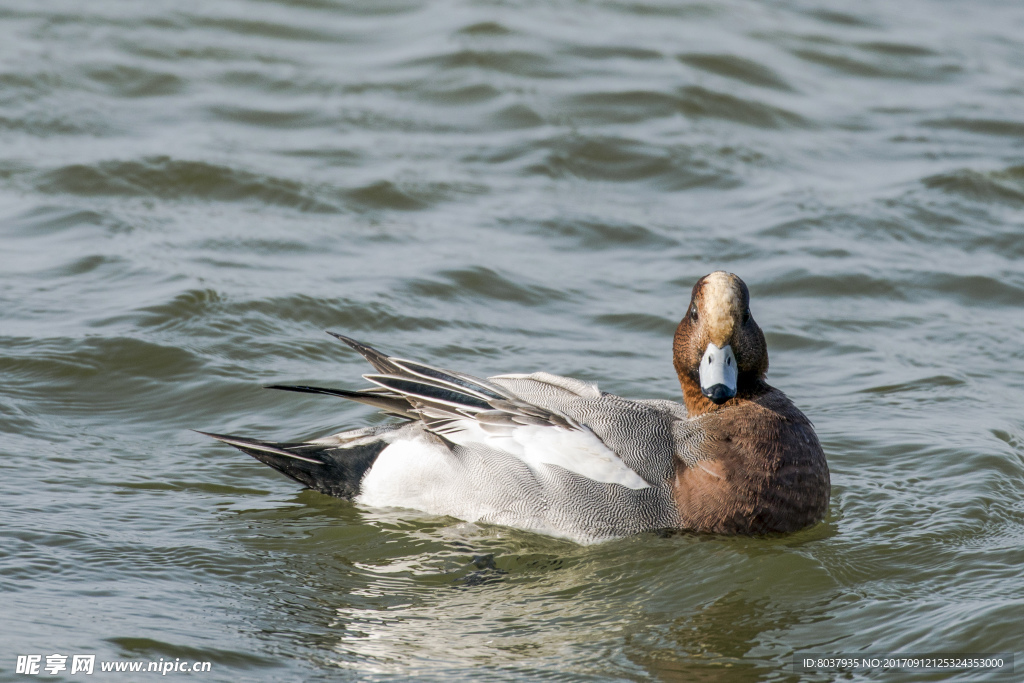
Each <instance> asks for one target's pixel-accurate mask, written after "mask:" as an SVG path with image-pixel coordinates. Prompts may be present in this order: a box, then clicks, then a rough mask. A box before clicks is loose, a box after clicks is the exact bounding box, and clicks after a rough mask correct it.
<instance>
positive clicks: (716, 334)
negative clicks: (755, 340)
mask: <svg viewBox="0 0 1024 683" xmlns="http://www.w3.org/2000/svg"><path fill="white" fill-rule="evenodd" d="M701 294H702V297H701V298H702V299H703V300H704V301H703V304H704V305H703V309H704V311H703V312H704V326H705V328H706V329H707V331H708V335H709V336H710V337H711V341H712V342H714V343H715V344H716V345H718V346H725V344H726V342H727V341H728V340H729V338H730V337H731V336H732V329H733V326H734V325H735V324H736V319H737V318H739V317H740V306H742V305H743V291H742V290H741V289H740V279H739V278H738V277H736V276H735V275H733V274H732V273H727V272H725V271H724V270H717V271H715V272H714V273H711V274H710V275H708V276H707V277H706V278H704V287H703V288H702V290H701Z"/></svg>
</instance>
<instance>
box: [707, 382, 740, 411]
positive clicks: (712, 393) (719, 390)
mask: <svg viewBox="0 0 1024 683" xmlns="http://www.w3.org/2000/svg"><path fill="white" fill-rule="evenodd" d="M700 392H701V393H702V394H704V395H705V396H707V397H708V398H709V399H711V402H712V403H714V404H715V405H719V406H720V405H722V404H723V403H725V402H726V401H728V400H729V399H730V398H732V397H733V396H735V395H736V390H735V389H732V388H730V387H727V386H725V385H724V384H715V385H713V386H710V387H708V388H707V389H705V388H704V387H701V389H700Z"/></svg>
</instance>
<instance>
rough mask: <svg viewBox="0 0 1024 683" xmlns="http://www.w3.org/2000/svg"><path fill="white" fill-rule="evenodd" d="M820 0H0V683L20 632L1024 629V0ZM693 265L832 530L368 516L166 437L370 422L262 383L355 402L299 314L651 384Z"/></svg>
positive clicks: (770, 657)
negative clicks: (741, 307) (804, 430)
mask: <svg viewBox="0 0 1024 683" xmlns="http://www.w3.org/2000/svg"><path fill="white" fill-rule="evenodd" d="M838 7H839V5H837V4H835V3H825V2H812V1H810V0H807V1H791V2H756V1H755V0H725V1H719V0H716V1H715V2H682V1H671V0H664V1H660V2H659V1H655V0H635V1H633V0H603V1H585V0H546V1H543V2H528V1H525V0H524V1H506V2H502V1H498V0H495V1H492V2H487V1H483V0H480V1H474V0H449V1H441V2H426V1H425V0H373V1H369V0H368V1H366V2H357V3H353V2H332V1H331V0H294V1H292V2H285V1H281V2H273V1H269V0H267V1H256V0H235V1H226V0H225V1H223V2H208V3H180V2H127V1H122V2H117V1H112V0H95V1H91V2H70V1H56V0H55V1H48V2H27V1H21V2H18V1H15V0H0V382H2V389H0V467H2V483H0V487H2V496H0V506H2V512H0V525H2V526H0V534H2V537H3V543H2V544H0V591H2V592H0V613H2V616H3V618H2V619H0V643H2V647H0V678H3V679H4V680H32V679H33V677H31V676H18V675H16V674H15V673H14V666H15V658H16V655H18V654H32V653H37V654H42V655H48V654H52V653H63V654H65V655H71V654H75V653H94V654H96V655H97V659H98V660H113V659H130V658H136V659H140V660H145V661H150V660H158V659H160V658H164V659H165V660H174V659H175V658H178V659H186V660H208V661H211V662H212V671H211V672H210V673H209V674H205V675H203V676H199V675H187V674H168V675H169V676H170V677H172V678H175V677H177V678H179V679H183V678H190V679H191V680H216V681H241V680H257V681H315V680H324V681H326V680H331V681H336V680H361V681H362V680H417V681H442V680H443V681H452V680H455V681H462V680H472V681H476V680H491V679H493V680H509V681H512V680H515V681H520V680H581V679H583V680H602V681H603V680H625V681H631V680H635V681H640V680H650V679H653V680H664V681H718V680H721V681H741V682H742V681H760V680H829V679H830V677H829V676H824V675H817V676H814V675H803V674H797V673H795V672H794V671H793V667H792V664H791V662H792V657H793V654H794V653H805V652H824V653H857V652H861V653H866V652H872V653H878V652H883V653H884V652H907V653H925V652H956V653H986V652H1014V651H1016V652H1017V653H1018V654H1021V653H1022V652H1024V647H1022V642H1024V578H1022V573H1024V570H1022V567H1024V408H1022V406H1024V350H1022V346H1021V339H1022V338H1024V315H1022V304H1024V267H1022V259H1024V42H1022V41H1021V36H1022V35H1024V6H1022V5H1021V4H1020V3H1015V2H1000V1H998V0H978V1H977V2H971V3H963V2H952V1H950V2H943V1H939V0H934V1H928V2H925V1H920V0H908V1H906V2H881V1H880V0H879V1H874V0H873V1H869V2H863V3H856V4H852V3H845V4H844V7H845V9H843V10H841V11H840V10H839V9H838ZM718 268H725V269H728V270H730V271H733V272H735V273H737V274H739V275H740V276H741V277H743V278H744V279H745V280H746V281H747V283H748V284H749V285H750V288H751V291H752V296H753V305H752V308H753V311H754V314H755V316H756V317H757V320H758V321H759V323H760V324H761V326H762V327H763V328H764V329H765V331H766V334H767V338H768V344H769V353H770V357H771V371H770V374H769V379H770V381H771V382H772V383H773V384H775V385H776V386H778V387H779V388H781V389H783V390H784V391H785V392H787V393H788V394H789V395H790V396H791V397H792V398H793V400H794V401H795V402H796V404H797V405H798V406H800V407H801V408H802V409H803V410H804V411H805V412H806V413H807V414H808V415H809V416H810V417H811V419H812V420H813V421H814V422H815V424H816V426H817V429H818V433H819V436H820V437H821V439H822V441H823V443H824V445H825V449H826V453H827V455H828V458H829V463H830V466H831V471H832V482H833V494H832V506H831V512H830V515H829V517H828V519H827V521H826V522H825V523H824V524H822V525H819V526H818V527H816V528H814V529H812V530H810V531H807V532H803V533H800V534H797V535H795V536H792V537H787V538H777V539H767V540H766V539H751V538H715V537H694V536H685V535H682V536H670V537H663V536H660V535H644V536H639V537H635V538H629V539H625V540H622V541H617V542H612V543H607V544H603V545H598V546H592V547H578V546H574V545H572V544H569V543H565V542H562V541H558V540H552V539H548V538H544V537H541V536H536V535H531V534H527V533H522V532H516V531H510V530H508V529H503V528H494V527H478V526H472V525H466V524H461V523H459V522H458V521H456V520H452V519H438V518H432V517H426V516H423V515H420V514H416V513H412V512H406V511H395V510H383V511H382V510H371V509H361V508H359V507H356V506H353V505H351V504H349V503H346V502H344V501H340V500H335V499H331V498H328V497H325V496H321V495H319V494H315V493H312V492H308V491H306V492H302V491H300V490H299V487H298V486H297V485H296V484H294V483H293V482H291V481H288V480H286V479H285V478H284V477H282V476H280V475H278V474H276V473H275V472H273V471H271V470H270V469H269V468H267V467H265V466H263V465H261V464H259V463H257V462H256V461H254V460H252V459H251V458H248V457H246V456H244V455H242V454H240V453H238V452H236V451H234V450H233V449H230V448H228V447H227V446H224V445H222V444H217V443H214V442H211V441H209V440H207V439H204V438H202V437H200V436H198V435H196V434H194V433H193V432H190V431H188V430H189V429H191V428H196V429H206V430H211V431H218V432H227V433H239V434H248V435H253V436H265V437H267V438H277V439H289V438H295V437H308V436H315V435H321V434H324V433H327V432H328V431H329V430H337V429H340V428H343V427H356V426H359V425H362V424H364V423H365V422H366V421H367V420H375V419H379V418H377V417H374V416H373V415H372V412H371V411H369V410H368V409H365V408H363V407H360V406H356V405H349V404H346V403H345V402H340V401H335V400H332V399H330V398H327V397H315V396H304V395H297V394H284V393H280V392H271V391H264V390H262V389H261V388H260V387H261V385H265V384H270V383H275V382H286V383H317V384H327V385H334V386H341V387H346V386H347V387H353V386H359V385H360V384H361V380H360V379H359V375H360V374H361V373H362V372H364V371H366V369H367V368H366V366H364V364H363V361H362V359H360V358H359V357H358V356H356V354H354V353H351V352H350V351H348V350H347V349H345V348H344V347H342V346H341V345H340V344H338V343H337V342H335V341H334V340H332V339H330V338H329V337H327V336H326V335H324V334H323V332H322V330H324V329H332V330H337V331H340V332H344V333H346V334H350V335H352V336H354V337H356V338H357V339H362V340H365V341H367V342H369V343H372V344H375V345H377V346H379V347H380V348H382V349H383V350H387V351H390V352H393V353H396V354H399V355H402V356H404V357H410V358H419V359H423V360H426V361H428V362H433V363H435V364H438V365H441V366H446V367H451V368H455V369H460V370H463V371H466V372H470V373H474V374H478V375H486V374H496V373H499V372H517V371H533V370H540V369H543V370H548V371H550V372H555V373H559V374H565V375H571V376H575V377H580V378H584V379H588V380H594V381H598V382H599V383H600V385H601V388H602V389H604V390H607V391H612V392H615V393H620V394H623V395H626V396H632V397H662V398H676V397H678V396H679V388H678V385H677V382H676V380H675V377H674V374H673V371H672V366H671V358H670V350H671V337H672V332H673V330H674V327H675V324H676V322H677V321H678V319H679V318H680V316H681V315H682V314H683V312H684V311H685V308H686V304H687V301H688V298H689V288H690V286H691V285H692V284H693V282H694V281H695V280H696V279H697V278H698V277H699V276H701V275H703V274H705V273H707V272H709V271H711V270H715V269H718ZM1022 669H1024V661H1022V662H1018V663H1017V670H1018V673H1016V674H1009V673H1007V672H1002V673H993V672H988V673H984V672H974V673H958V674H955V675H954V674H949V673H942V672H937V671H930V672H919V673H904V674H900V675H893V674H881V673H876V674H870V673H861V674H857V675H855V676H853V678H854V679H868V680H945V679H949V678H956V679H957V680H1007V681H1009V680H1019V676H1021V675H1022V674H1020V673H1019V672H1020V671H1021V670H1022ZM106 676H107V678H106V679H105V680H120V681H126V680H130V679H131V678H132V677H131V676H130V675H128V674H107V675H106ZM152 676H153V674H150V676H149V677H150V678H151V677H152ZM63 677H64V679H66V680H88V679H89V677H83V676H82V675H80V674H76V675H75V676H70V675H68V672H64V674H63ZM103 677H104V674H100V673H99V672H97V673H96V674H95V675H94V676H93V677H92V680H96V679H100V680H104V678H103ZM37 678H46V679H47V680H59V679H60V678H61V677H60V676H48V675H46V674H43V675H41V676H38V677H37ZM137 680H144V679H143V678H138V679H137Z"/></svg>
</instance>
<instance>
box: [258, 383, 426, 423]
mask: <svg viewBox="0 0 1024 683" xmlns="http://www.w3.org/2000/svg"><path fill="white" fill-rule="evenodd" d="M266 388H267V389H281V390H282V391H295V392H299V393H302V394H326V395H327V396H340V397H341V398H347V399H348V400H350V401H356V402H357V403H364V404H366V405H368V406H373V407H374V408H379V409H380V410H383V411H384V412H386V413H391V414H392V415H398V416H399V417H404V418H406V419H409V420H416V419H419V415H417V414H416V413H414V412H412V406H410V405H409V401H407V400H406V399H405V398H403V397H401V396H397V395H395V394H393V393H390V392H383V391H381V390H379V389H362V390H360V391H349V390H347V389H325V388H323V387H306V386H293V385H289V384H272V385H270V386H268V387H266Z"/></svg>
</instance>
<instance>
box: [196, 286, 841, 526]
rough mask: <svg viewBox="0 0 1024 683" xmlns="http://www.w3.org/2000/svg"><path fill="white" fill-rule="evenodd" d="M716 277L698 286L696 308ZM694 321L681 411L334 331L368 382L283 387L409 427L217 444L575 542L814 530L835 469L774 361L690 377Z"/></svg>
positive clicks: (680, 359) (684, 351)
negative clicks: (654, 533) (473, 367)
mask: <svg viewBox="0 0 1024 683" xmlns="http://www.w3.org/2000/svg"><path fill="white" fill-rule="evenodd" d="M715 275H717V274H712V275H710V276H707V277H706V278H704V279H702V281H701V282H698V286H697V287H695V288H694V297H695V298H696V297H698V294H699V292H698V287H700V286H701V283H702V282H704V281H705V280H707V279H708V278H712V277H713V276H715ZM722 275H727V274H722ZM730 277H731V278H735V276H730ZM735 280H736V281H737V282H738V283H739V285H741V286H742V292H741V293H745V289H746V288H745V285H742V281H739V279H738V278H735ZM693 303H694V302H693V301H691V306H693ZM698 303H699V302H698ZM744 306H745V304H744ZM748 317H749V313H748ZM695 320H697V318H695V317H693V316H692V315H689V314H688V317H687V318H684V321H683V323H681V324H680V330H679V331H677V333H676V349H675V360H676V367H677V371H679V370H680V367H681V366H682V370H683V371H682V372H679V374H680V382H681V384H682V386H683V391H684V398H685V399H686V402H685V403H678V402H675V401H668V400H630V399H626V398H622V397H619V396H615V395H613V394H608V393H605V392H602V391H600V390H599V389H598V387H597V386H596V385H594V384H591V383H588V382H582V381H580V380H576V379H571V378H567V377H560V376H557V375H552V374H549V373H545V372H538V373H533V374H516V375H498V376H494V377H490V378H488V379H479V378H475V377H472V376H469V375H465V374H463V373H458V372H452V371H447V370H442V369H439V368H435V367H432V366H428V365H425V364H423V363H419V362H415V361H408V360H402V359H399V358H394V357H390V356H387V355H385V354H383V353H381V352H379V351H377V350H375V349H373V348H371V347H369V346H366V345H364V344H361V343H359V342H356V341H355V340H352V339H349V338H348V337H343V336H341V335H336V334H334V333H331V334H334V336H336V337H337V338H338V339H340V340H341V341H343V342H345V343H347V344H348V345H350V346H351V347H352V348H354V349H356V350H357V351H359V352H360V353H361V354H362V355H363V356H364V357H365V358H366V359H367V360H368V361H369V362H370V363H371V364H372V365H373V366H374V368H375V369H376V370H377V373H376V374H370V375H365V376H364V377H366V379H368V380H369V381H370V382H372V383H373V384H374V386H373V387H372V388H370V389H364V390H360V391H347V390H339V389H322V388H318V387H294V386H277V387H274V388H279V389H287V390H290V391H301V392H308V393H320V394H329V395H335V396H341V397H343V398H348V399H350V400H356V401H359V402H362V403H367V404H370V405H374V406H376V407H378V408H381V409H382V410H383V411H384V412H386V413H389V414H392V415H395V416H397V417H399V418H401V420H402V421H400V422H397V423H393V424H385V425H380V426H376V427H370V428H364V429H357V430H351V431H345V432H340V433H338V434H334V435H331V436H328V437H325V438H322V439H317V440H314V441H309V442H303V443H276V442H268V441H261V440H256V439H248V438H243V437H234V436H227V435H219V434H209V436H212V437H214V438H217V439H219V440H221V441H224V442H226V443H229V444H231V445H233V446H235V447H237V448H239V449H240V450H242V451H243V452H246V453H248V454H249V455H252V456H253V457H255V458H257V459H258V460H261V461H262V462H264V463H266V464H268V465H270V466H271V467H274V468H275V469H277V470H279V471H281V472H282V473H284V474H286V475H287V476H289V477H291V478H293V479H295V480H296V481H299V482H300V483H302V484H304V485H306V486H308V487H309V488H312V489H314V490H317V491H320V492H322V493H326V494H329V495H334V496H339V497H342V498H347V499H350V500H353V501H355V502H356V503H359V504H363V505H367V506H372V507H403V508H411V509H415V510H421V511H424V512H427V513H431V514H439V515H449V516H452V517H456V518H459V519H463V520H466V521H470V522H484V523H490V524H499V525H504V526H510V527H515V528H519V529H525V530H528V531H534V532H538V533H543V534H547V535H552V536H558V537H563V538H567V539H570V540H573V541H575V542H578V543H593V542H598V541H603V540H607V539H611V538H616V537H621V536H627V535H631V534H635V533H639V532H642V531H651V530H660V529H687V530H692V531H698V532H711V533H726V534H766V533H776V532H789V531H795V530H797V529H801V528H804V527H806V526H809V525H811V524H814V523H815V522H817V521H819V520H820V519H822V517H823V516H824V514H825V511H826V510H827V505H828V497H829V475H828V467H827V465H826V463H825V457H824V454H823V452H822V449H821V446H820V444H819V442H818V439H817V437H816V436H815V434H814V430H813V427H812V426H811V423H810V421H809V420H808V419H807V418H806V417H805V416H804V415H803V413H801V412H800V411H799V410H798V409H797V408H796V406H794V405H793V403H792V402H791V401H789V399H788V398H786V396H785V395H783V394H782V392H780V391H778V390H776V389H773V388H772V387H770V386H768V385H767V384H765V383H764V382H763V379H762V378H763V370H762V369H761V368H762V366H763V369H766V367H767V358H766V356H765V358H764V362H763V363H760V362H759V361H758V363H755V365H756V369H757V370H760V372H757V373H755V374H756V376H754V377H751V376H749V372H747V373H744V372H743V367H740V369H739V371H738V372H733V373H732V375H731V374H730V373H729V366H730V365H732V363H733V362H736V364H737V365H739V366H742V364H741V363H740V362H739V361H740V360H741V359H743V357H744V354H745V353H747V354H748V355H749V353H751V352H750V351H745V349H744V347H743V343H742V342H743V340H742V339H740V338H737V339H733V340H732V341H733V343H732V345H731V346H730V345H729V344H719V345H714V349H719V350H722V349H723V348H724V350H725V351H726V353H725V354H724V355H725V356H728V358H726V361H725V362H727V363H728V364H729V365H726V366H724V372H717V371H716V370H715V369H714V368H713V367H711V366H713V365H714V363H715V361H714V360H712V361H707V353H704V354H702V355H701V356H700V358H699V359H697V360H696V364H699V363H701V362H704V363H706V364H707V365H708V366H709V368H711V369H710V370H709V371H708V372H703V370H702V368H700V367H699V365H697V366H696V367H690V365H691V364H693V363H692V360H693V359H690V361H688V360H687V355H689V356H694V355H695V354H697V353H700V349H701V347H702V346H703V347H706V348H708V349H711V346H708V344H711V343H712V342H707V343H705V342H704V340H701V339H697V340H693V339H692V337H694V336H695V335H694V330H693V329H690V328H693V327H694V324H693V323H694V321H695ZM688 321H689V322H688ZM751 322H752V320H751ZM684 327H685V328H686V329H684ZM753 327H754V328H756V324H755V325H753ZM717 332H719V333H721V330H720V329H719V330H717ZM756 332H757V334H758V335H760V329H757V330H756ZM719 336H721V334H719ZM718 341H719V342H723V341H724V340H723V339H718ZM755 341H756V340H755ZM761 345H762V347H763V335H762V336H761ZM755 346H756V344H755ZM691 347H692V349H691ZM733 347H734V348H735V349H736V351H735V352H734V351H732V350H731V349H732V348H733ZM756 351H757V349H754V352H756ZM730 354H731V355H730ZM722 357H724V356H723V354H722V353H721V351H719V352H718V358H719V360H721V358H722ZM745 360H746V361H747V364H748V365H749V363H750V359H749V358H746V359H745ZM733 375H736V377H735V380H733ZM719 380H721V383H719V384H712V385H710V386H704V385H708V382H718V381H719ZM731 385H734V386H732V387H731V388H730V386H731ZM730 391H731V392H732V393H733V395H732V396H727V394H729V393H730ZM694 392H696V394H695V393H694Z"/></svg>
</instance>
